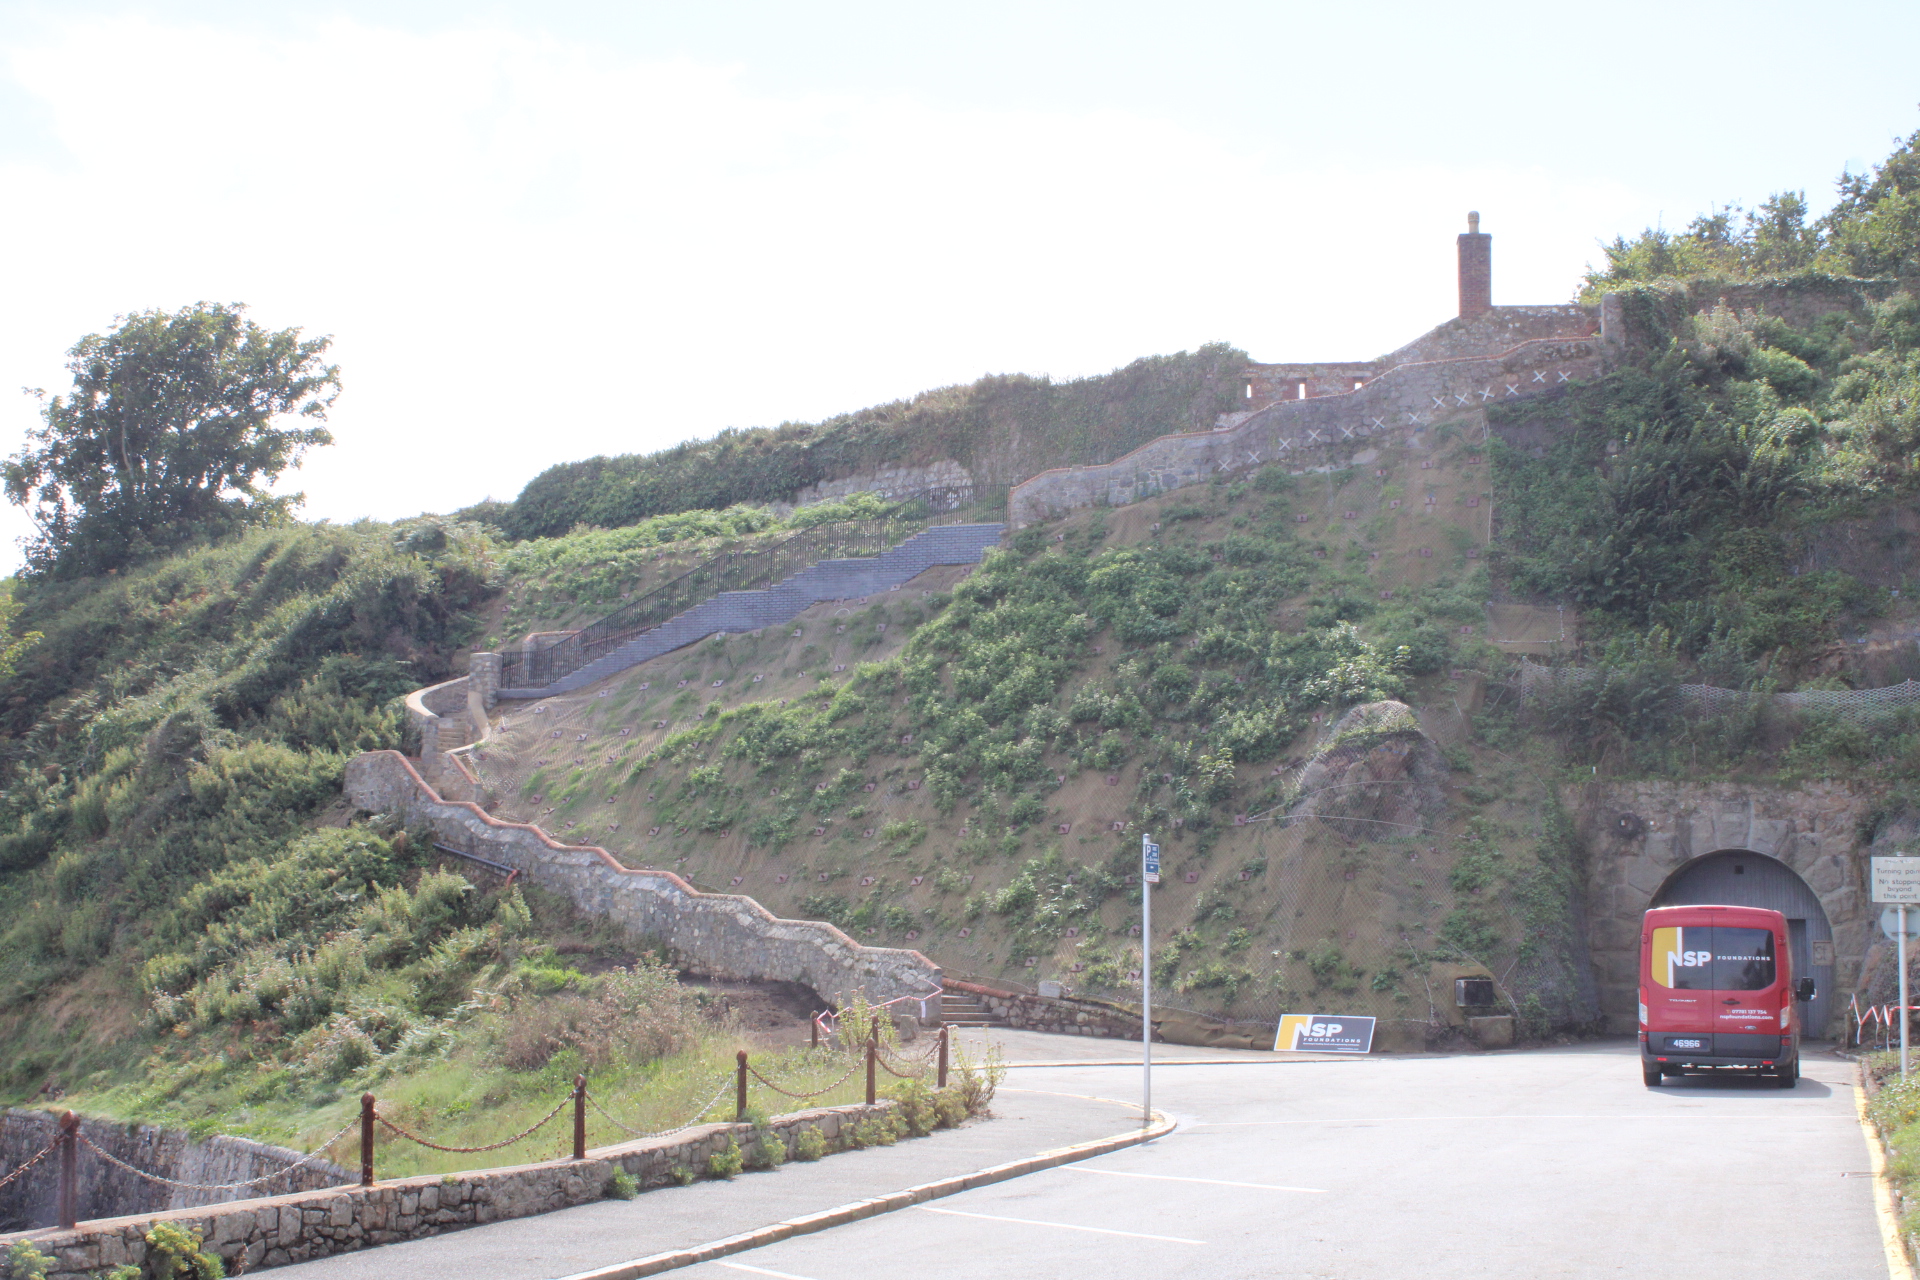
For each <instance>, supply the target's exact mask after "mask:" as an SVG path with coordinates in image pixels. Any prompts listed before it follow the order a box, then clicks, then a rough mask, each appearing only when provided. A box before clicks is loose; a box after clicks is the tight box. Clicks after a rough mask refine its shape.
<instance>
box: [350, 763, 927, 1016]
mask: <svg viewBox="0 0 1920 1280" xmlns="http://www.w3.org/2000/svg"><path fill="white" fill-rule="evenodd" d="M346 793H347V798H348V799H350V800H351V801H352V802H353V803H354V804H356V805H358V806H359V807H360V808H362V809H365V810H367V811H369V812H375V813H393V814H398V815H399V816H400V817H401V818H402V819H403V820H404V821H405V822H406V823H407V824H408V825H409V826H414V825H422V824H424V825H426V826H428V827H430V828H431V829H432V831H433V837H434V839H435V840H438V841H442V842H444V843H446V844H447V845H449V846H451V847H453V848H456V849H459V850H461V851H462V852H465V853H471V854H476V855H478V856H480V857H483V858H487V859H490V860H492V861H494V862H499V863H504V864H505V865H507V866H509V867H514V868H516V869H518V870H519V872H520V874H521V875H523V876H525V877H526V878H527V879H529V880H531V881H532V882H533V883H535V884H537V885H539V886H541V887H542V888H544V889H548V890H551V891H553V892H555V893H559V894H562V895H564V896H565V897H567V898H568V899H569V900H571V901H572V902H573V903H574V905H575V906H577V907H578V908H579V909H580V910H582V911H585V912H588V913H590V914H592V915H596V916H601V917H604V918H606V919H609V920H612V921H613V922H615V923H616V924H619V925H621V926H622V927H624V928H625V929H627V930H628V931H630V932H631V933H633V934H635V935H638V936H642V937H648V938H654V939H658V940H659V941H660V943H662V944H663V945H664V946H666V947H669V948H671V949H672V951H673V952H674V954H675V955H676V956H677V957H678V958H679V960H680V962H681V963H682V964H684V965H686V966H687V967H688V968H691V969H694V970H696V971H698V972H701V973H706V974H711V975H712V976H714V977H719V978H751V979H767V980H776V981H781V982H799V983H804V984H805V985H806V986H809V987H811V988H812V989H813V990H814V991H816V992H818V993H819V994H820V995H822V996H824V997H826V998H827V999H828V1000H831V1001H833V1002H834V1003H836V1004H844V1003H846V1002H847V1001H849V1000H851V999H852V998H853V997H854V995H855V994H856V993H861V992H864V993H865V995H866V997H867V999H868V1000H871V1001H875V1002H884V1001H890V1000H907V1001H910V1003H908V1004H905V1005H902V1006H897V1007H896V1012H904V1013H906V1014H908V1015H911V1016H919V1017H920V1018H922V1019H923V1020H931V1019H932V1018H933V1017H934V1016H935V1015H936V1014H937V1011H938V999H937V997H938V995H939V990H940V968H939V966H938V965H935V964H934V963H933V962H932V961H930V960H928V959H927V958H926V957H925V956H923V955H921V954H920V953H919V952H918V951H909V950H904V949H898V948H893V947H868V946H863V945H861V944H860V943H858V942H855V941H854V940H853V939H852V938H849V937H848V936H847V935H846V934H844V933H842V932H841V931H840V930H838V929H836V928H834V927H833V926H832V925H830V924H826V923H823V922H820V921H814V920H783V919H781V918H780V917H778V916H776V915H774V914H773V913H772V912H770V911H768V910H767V909H766V908H765V907H763V906H761V905H760V904H759V903H758V902H755V901H754V900H753V899H752V898H749V897H746V896H744V895H740V894H724V893H702V892H701V891H699V890H698V889H695V888H694V887H693V886H692V885H690V884H688V883H687V882H686V881H685V880H683V879H681V878H680V877H679V876H677V875H674V874H673V873H672V872H670V871H636V870H632V869H629V868H628V867H625V866H623V865H621V863H620V862H619V860H618V859H616V858H615V857H614V856H613V855H612V854H610V853H608V852H607V851H606V850H605V849H602V848H600V847H599V846H597V845H568V844H561V843H560V842H558V841H556V840H555V839H553V837H551V836H549V835H548V834H547V833H546V832H544V831H542V830H541V829H540V828H539V827H536V826H533V825H531V824H529V823H520V822H502V821H500V820H499V819H498V818H495V817H493V816H492V815H491V814H489V813H487V812H486V811H485V810H483V809H482V808H480V806H479V805H477V804H474V803H472V802H470V801H455V800H448V799H446V798H444V797H442V796H441V794H440V793H439V792H437V791H436V790H435V789H434V788H433V787H432V786H430V785H429V784H428V783H427V781H426V780H425V779H424V778H422V777H421V775H420V771H419V770H417V769H415V768H414V767H413V765H412V764H411V763H410V762H409V761H408V760H407V758H406V757H405V756H402V755H401V754H399V753H398V752H396V751H373V752H368V753H366V754H364V755H360V756H356V757H355V758H354V759H352V760H350V761H348V762H347V769H346ZM922 1002H924V1003H922Z"/></svg>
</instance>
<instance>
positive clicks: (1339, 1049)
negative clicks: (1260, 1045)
mask: <svg viewBox="0 0 1920 1280" xmlns="http://www.w3.org/2000/svg"><path fill="white" fill-rule="evenodd" d="M1373 1021H1374V1020H1373V1019H1372V1018H1360V1017H1349V1016H1347V1015H1344V1014H1337V1013H1289V1014H1287V1015H1286V1016H1285V1017H1283V1018H1281V1019H1280V1027H1279V1030H1278V1031H1276V1032H1275V1033H1274V1037H1273V1047H1274V1049H1275V1050H1277V1051H1285V1050H1289V1049H1291V1050H1296V1051H1300V1052H1306V1053H1367V1052H1369V1051H1371V1050H1372V1048H1373Z"/></svg>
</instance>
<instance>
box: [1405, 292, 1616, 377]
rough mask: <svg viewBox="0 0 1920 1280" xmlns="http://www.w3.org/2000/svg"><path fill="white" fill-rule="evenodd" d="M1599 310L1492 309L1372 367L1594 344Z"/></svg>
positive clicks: (1464, 318)
mask: <svg viewBox="0 0 1920 1280" xmlns="http://www.w3.org/2000/svg"><path fill="white" fill-rule="evenodd" d="M1601 327H1602V326H1601V318H1600V312H1599V309H1598V308H1591V307H1581V306H1575V305H1572V304H1566V305H1552V306H1537V307H1495V308H1493V309H1492V310H1491V311H1487V312H1483V313H1482V314H1480V315H1477V316H1471V317H1468V316H1459V317H1456V318H1454V319H1452V320H1449V321H1447V322H1446V323H1445V324H1442V325H1438V326H1436V327H1434V328H1432V329H1429V330H1428V331H1427V332H1425V333H1423V334H1421V335H1420V336H1419V337H1417V338H1415V339H1414V340H1413V341H1412V342H1409V343H1408V344H1407V345H1406V346H1404V347H1400V348H1397V349H1395V350H1393V351H1389V352H1388V353H1387V354H1386V355H1384V356H1381V357H1380V358H1379V359H1378V360H1376V361H1375V362H1374V363H1375V365H1377V366H1378V367H1379V368H1380V369H1383V370H1384V369H1391V368H1394V367H1395V366H1396V365H1403V364H1425V363H1427V362H1429V361H1433V360H1461V359H1475V358H1478V357H1481V356H1486V355H1491V354H1493V353H1494V352H1498V351H1507V350H1510V349H1512V348H1514V347H1517V346H1519V345H1520V344H1521V343H1523V342H1538V341H1540V340H1541V339H1549V338H1551V339H1564V338H1593V337H1598V336H1599V334H1600V331H1601Z"/></svg>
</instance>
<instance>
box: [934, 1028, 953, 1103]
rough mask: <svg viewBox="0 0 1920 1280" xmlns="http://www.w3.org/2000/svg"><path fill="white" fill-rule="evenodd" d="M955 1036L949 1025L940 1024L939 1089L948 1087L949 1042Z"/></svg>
mask: <svg viewBox="0 0 1920 1280" xmlns="http://www.w3.org/2000/svg"><path fill="white" fill-rule="evenodd" d="M952 1035H953V1028H952V1027H951V1026H949V1025H948V1024H947V1023H944V1022H943V1023H941V1024H940V1074H939V1075H938V1076H937V1077H936V1079H937V1080H938V1081H939V1087H940V1088H942V1089H944V1088H946V1087H947V1041H948V1040H949V1039H950V1038H951V1037H952Z"/></svg>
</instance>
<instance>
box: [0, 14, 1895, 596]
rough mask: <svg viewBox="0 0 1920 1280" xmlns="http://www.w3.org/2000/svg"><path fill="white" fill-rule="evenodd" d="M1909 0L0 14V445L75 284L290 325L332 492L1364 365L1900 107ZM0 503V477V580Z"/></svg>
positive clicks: (5, 519)
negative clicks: (956, 388)
mask: <svg viewBox="0 0 1920 1280" xmlns="http://www.w3.org/2000/svg"><path fill="white" fill-rule="evenodd" d="M1916 46H1920V6H1916V5H1913V4H1912V3H1911V0H1906V2H1904V3H1873V2H1870V0H1863V2H1858V3H1842V4H1838V5H1835V6H1831V7H1829V8H1826V9H1812V8H1808V7H1807V6H1805V5H1803V4H1795V5H1792V6H1789V5H1787V4H1781V3H1773V2H1772V0H1753V2H1752V3H1749V4H1746V5H1743V6H1739V7H1737V8H1734V9H1730V8H1728V7H1727V6H1724V5H1707V4H1694V3H1683V2H1680V0H1662V2H1661V3H1640V2H1639V0H1627V2H1625V3H1614V4H1611V5H1609V6H1606V7H1605V8H1594V7H1592V6H1571V5H1559V6H1549V5H1540V4H1538V3H1504V2H1500V0H1495V2H1492V3H1481V4H1477V5H1435V4H1432V3H1430V2H1426V3H1365V2H1364V0H1350V2H1349V3H1347V4H1342V5H1327V4H1323V3H1318V4H1304V3H1291V2H1286V3H1274V2H1269V3H1206V2H1205V0H1192V2H1190V3H1187V4H1182V5H1170V4H1164V3H1161V4H1153V5H1148V4H1140V3H1132V2H1131V0H1103V3H1099V4H1091V3H1089V4H1078V3H1047V2H1046V0H1023V2H1022V3H1017V4H1015V3H998V2H996V0H979V2H976V3H973V4H969V5H966V6H934V5H914V4H902V3H900V2H899V0H892V2H891V3H884V4H882V3H873V4H851V3H848V4H840V3H833V2H832V0H820V2H818V3H815V4H811V5H798V4H793V3H791V2H790V0H789V2H788V3H757V2H742V3H727V2H726V0H712V2H710V3H706V4H699V5H689V4H685V3H676V4H665V3H653V2H652V0H625V2H624V3H586V2H580V3H570V2H568V0H547V2H546V3H543V4H538V5H535V4H527V3H502V4H496V5H491V6H489V5H484V4H461V5H455V4H448V3H434V2H431V0H420V2H413V3H409V2H408V0H381V2H380V3H377V4H376V3H363V2H360V0H348V2H344V3H328V2H327V0H310V2H304V3H301V4H298V5H293V4H283V3H275V2H274V0H250V2H248V3H228V2H226V0H207V2H205V3H146V4H141V3H108V2H95V0H61V2H60V3H58V4H46V3H20V2H16V0H0V192H4V199H0V245H3V246H4V250H3V251H0V300H4V305H0V451H4V452H5V453H9V454H10V453H13V452H16V451H17V450H18V449H19V448H20V447H21V445H22V444H23V443H24V439H25V435H26V432H27V431H28V430H29V429H31V428H32V427H33V426H35V425H36V424H37V422H38V401H36V400H35V399H33V398H32V397H30V396H28V395H24V394H19V393H17V392H16V391H15V390H14V389H15V388H29V387H37V388H45V389H46V390H48V391H50V392H59V391H61V390H64V389H65V387H66V386H67V385H68V383H69V382H70V380H71V379H70V375H69V374H67V373H66V372H65V371H64V369H63V364H64V353H65V352H66V350H67V349H68V348H69V347H70V346H72V345H73V343H74V342H75V341H77V340H78V339H79V338H80V337H81V336H82V335H84V334H88V333H97V332H102V331H105V330H107V329H110V328H112V327H113V325H114V324H115V320H116V317H118V316H121V315H124V314H127V313H130V312H134V311H144V310H151V309H155V308H159V309H165V310H174V309H177V308H179V307H182V306H185V305H187V304H189V303H192V302H195V301H199V300H208V301H216V302H243V303H246V304H248V306H249V307H250V308H251V314H252V315H253V317H254V318H255V319H256V320H258V321H259V322H260V323H262V324H265V325H268V326H270V327H274V328H279V327H285V326H299V327H300V328H301V329H303V330H304V331H305V332H306V333H308V334H327V335H331V336H332V339H333V347H332V351H331V358H332V359H334V360H336V361H337V362H338V363H339V364H340V366H341V370H342V380H343V383H344V387H345V390H344V393H343V394H342V395H341V397H340V399H339V401H338V403H337V404H336V405H335V407H334V410H333V412H332V414H331V416H330V419H329V424H328V425H329V426H330V428H331V429H332V431H333V433H334V436H335V441H336V442H335V444H334V445H333V446H331V447H329V448H326V449H321V450H317V451H315V452H314V453H312V454H310V455H309V457H308V460H307V462H306V464H305V466H304V467H303V468H302V469H301V470H300V471H298V472H296V473H291V474H290V475H289V476H288V477H287V478H286V480H285V481H284V482H283V483H282V485H281V488H282V489H283V490H288V491H291V490H300V491H304V492H305V494H306V495H307V501H306V507H305V514H306V515H307V516H308V517H310V518H325V519H331V520H338V521H347V520H353V519H358V518H360V517H363V516H372V517H376V518H380V519H392V518H398V517H404V516H408V515H414V514H418V513H420V512H422V511H442V512H444V511H451V510H454V509H457V508H459V507H462V506H465V505H467V504H469V503H472V502H475V501H478V500H479V499H481V498H485V497H489V496H491V497H495V498H500V499H510V498H512V497H513V495H514V494H515V493H517V492H518V491H519V489H520V488H521V486H522V485H524V484H525V483H526V482H527V481H528V480H529V479H531V478H532V477H533V476H535V475H537V474H538V473H539V472H540V471H541V470H543V469H544V468H546V467H548V466H550V465H552V464H554V463H557V462H564V461H569V460H572V459H577V458H583V457H589V456H592V455H594V454H599V453H628V452H648V451H651V450H654V449H659V448H663V447H665V446H668V445H671V444H674V443H677V442H679V441H681V440H686V439H691V438H698V437H703V436H708V435H711V434H713V433H714V432H716V431H719V430H721V429H724V428H726V427H747V426H763V425H774V424H777V423H780V422H784V421H810V420H817V419H820V418H822V417H825V416H828V415H830V414H833V413H836V412H841V411H846V410H852V409H856V408H859V407H862V406H864V405H869V404H875V403H881V402H885V401H888V400H893V399H897V398H901V397H905V396H910V395H912V394H914V393H915V392H917V391H921V390H926V389H929V388H933V387H938V386H944V385H949V384H953V383H957V382H966V381H970V380H972V379H974V378H977V377H979V376H981V375H982V374H987V373H1013V372H1024V373H1033V374H1047V375H1051V376H1053V377H1055V378H1069V377H1077V376H1083V375H1086V374H1092V373H1101V372H1105V371H1107V370H1109V369H1112V368H1115V367H1118V366H1120V365H1124V364H1126V363H1127V362H1129V361H1130V360H1132V359H1134V358H1136V357H1139V356H1143V355H1150V354H1156V353H1163V352H1172V351H1180V350H1190V349H1192V348H1194V347H1196V346H1198V345H1200V344H1202V343H1206V342H1211V341H1226V342H1230V343H1233V344H1234V345H1236V346H1238V347H1241V348H1243V349H1245V350H1246V351H1248V352H1249V353H1250V354H1251V355H1252V356H1253V357H1254V358H1255V359H1258V360H1309V359H1368V358H1371V357H1373V356H1376V355H1379V354H1381V353H1383V352H1385V351H1387V350H1390V349H1392V348H1394V347H1397V346H1399V345H1401V344H1402V343H1404V342H1406V341H1408V340H1410V339H1411V338H1413V337H1415V336H1416V335H1418V334H1419V333H1421V332H1424V331H1425V330H1427V329H1429V328H1431V327H1432V326H1434V325H1435V324H1438V323H1440V322H1441V321H1443V320H1445V319H1446V318H1447V317H1448V316H1450V315H1451V314H1452V313H1453V310H1454V305H1455V295H1454V275H1453V270H1454V262H1453V237H1454V236H1455V235H1456V234H1457V233H1459V232H1460V231H1462V230H1464V229H1465V215H1466V212H1467V210H1469V209H1476V210H1478V211H1479V212H1480V214H1481V218H1482V222H1481V229H1482V230H1484V231H1488V232H1491V233H1492V234H1493V236H1494V241H1493V245H1494V301H1495V302H1496V303H1499V304H1509V303H1534V302H1562V301H1566V300H1567V299H1568V298H1569V297H1571V295H1572V294H1573V292H1574V290H1575V287H1576V286H1577V284H1578V281H1579V278H1580V274H1581V272H1582V270H1583V269H1584V268H1585V266H1586V265H1587V264H1588V263H1590V262H1594V261H1597V260H1599V259H1600V257H1601V254H1600V248H1599V246H1600V244H1601V243H1602V242H1603V241H1606V240H1610V239H1611V238H1612V237H1614V236H1615V235H1619V234H1627V235H1632V234H1633V233H1635V232H1637V231H1638V230H1639V229H1640V228H1641V227H1644V226H1647V225H1650V224H1655V223H1662V224H1664V225H1667V226H1670V227H1679V226H1684V225H1685V223H1686V222H1687V220H1688V219H1690V218H1691V217H1692V216H1693V215H1694V214H1696V213H1698V212H1701V211H1703V210H1705V209H1707V208H1708V207H1710V206H1712V205H1714V204H1725V203H1729V202H1741V203H1747V204H1751V203H1754V202H1757V201H1759V200H1762V199H1764V198H1765V197H1766V196H1767V195H1768V194H1770V193H1771V192H1774V191H1779V190H1793V189H1797V190H1804V191H1805V192H1806V193H1807V196H1808V198H1809V200H1810V201H1811V202H1812V203H1813V205H1814V207H1815V208H1816V210H1820V209H1824V208H1825V207H1826V206H1827V205H1828V204H1829V203H1830V201H1831V198H1832V190H1833V181H1834V179H1835V177H1836V176H1837V175H1838V174H1839V173H1840V172H1841V171H1842V170H1843V169H1852V170H1855V171H1858V170H1861V169H1864V168H1866V167H1867V166H1869V165H1871V164H1872V163H1874V162H1876V161H1877V160H1879V159H1881V158H1882V157H1884V156H1885V155H1886V154H1887V152H1888V151H1889V150H1890V149H1891V148H1892V147H1893V145H1895V142H1896V140H1897V139H1898V138H1899V137H1902V136H1904V135H1906V134H1908V133H1911V132H1912V131H1914V130H1915V129H1916V128H1920V64H1916V63H1915V62H1914V60H1913V58H1912V55H1911V50H1912V49H1913V48H1915V47H1916ZM28 531H29V526H28V525H27V523H26V521H25V520H24V518H23V516H22V514H21V513H20V512H18V511H17V510H15V509H13V508H11V507H7V508H4V509H0V569H4V568H7V567H11V566H12V565H14V564H17V563H18V554H17V550H16V549H15V548H14V546H13V542H14V540H15V539H16V538H17V537H19V536H21V535H23V534H25V533H27V532H28Z"/></svg>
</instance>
